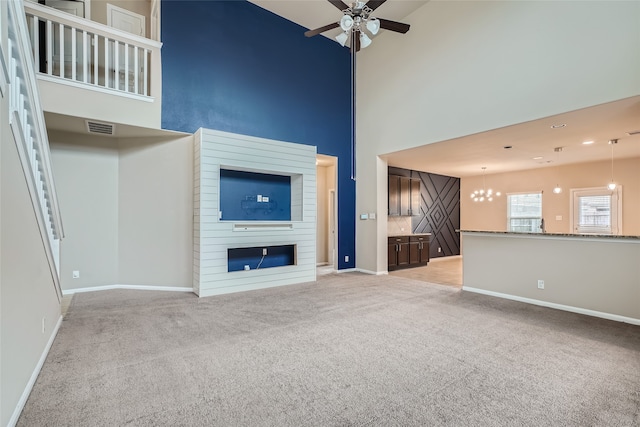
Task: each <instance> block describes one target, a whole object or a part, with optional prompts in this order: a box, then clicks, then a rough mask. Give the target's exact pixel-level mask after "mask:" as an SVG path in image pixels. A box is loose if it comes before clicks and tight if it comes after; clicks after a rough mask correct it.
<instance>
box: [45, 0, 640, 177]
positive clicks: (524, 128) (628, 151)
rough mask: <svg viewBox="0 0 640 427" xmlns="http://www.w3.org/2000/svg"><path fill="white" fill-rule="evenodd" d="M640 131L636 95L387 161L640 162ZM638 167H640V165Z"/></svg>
mask: <svg viewBox="0 0 640 427" xmlns="http://www.w3.org/2000/svg"><path fill="white" fill-rule="evenodd" d="M250 1H251V2H252V3H255V4H256V5H258V6H260V7H262V8H264V9H267V10H269V11H271V12H273V13H275V14H277V15H280V16H282V17H284V18H286V19H288V20H290V21H292V22H295V23H297V24H299V25H302V26H303V27H306V28H309V29H313V28H318V27H321V26H323V25H326V24H328V23H331V22H337V20H338V19H339V18H340V11H339V10H338V9H337V8H336V7H334V6H333V5H332V4H331V3H329V2H328V1H326V0H250ZM425 3H427V1H426V0H388V1H387V2H386V3H384V4H383V5H381V6H380V7H379V8H378V9H377V11H376V12H377V13H376V15H377V16H379V17H382V18H386V19H391V20H394V21H400V22H402V21H403V18H405V17H406V16H407V15H409V14H411V13H412V12H413V11H415V10H416V9H418V8H419V7H421V6H422V5H424V4H425ZM381 33H382V32H381ZM327 34H328V33H326V34H325V35H327ZM46 116H47V117H46V120H47V127H48V129H50V130H51V129H57V130H64V131H67V132H77V133H86V132H87V131H86V124H85V121H84V120H83V119H81V118H75V117H73V118H72V117H67V116H63V115H59V114H52V113H47V114H46ZM555 124H566V127H563V128H558V129H552V128H551V126H552V125H555ZM639 130H640V96H636V97H632V98H628V99H624V100H620V101H616V102H611V103H608V104H603V105H599V106H594V107H590V108H586V109H583V110H578V111H573V112H569V113H565V114H560V115H557V116H553V117H547V118H542V119H539V120H535V121H531V122H526V123H522V124H518V125H514V126H509V127H505V128H501V129H495V130H491V131H488V132H483V133H479V134H476V135H470V136H466V137H463V138H457V139H453V140H449V141H442V142H438V143H434V144H429V145H425V146H422V147H418V148H414V149H410V150H404V151H398V152H395V153H388V154H386V155H385V156H383V157H385V158H386V159H387V161H388V163H389V165H391V166H397V167H403V168H407V169H414V170H421V171H427V172H431V173H437V174H441V175H447V176H455V177H465V176H473V175H480V174H481V173H482V169H481V168H482V167H486V168H487V173H489V174H490V173H500V172H509V171H513V170H524V169H534V168H539V167H547V166H555V165H557V164H569V163H581V162H590V161H597V160H603V159H610V158H611V157H610V156H611V147H610V146H609V145H608V144H607V141H608V140H610V139H618V140H619V142H618V144H616V145H615V147H614V155H615V158H622V157H638V158H640V134H639V135H635V136H628V135H627V132H632V131H639ZM170 133H171V132H169V131H161V130H152V129H143V128H137V127H133V126H125V125H117V126H116V134H115V136H116V138H118V137H120V138H123V137H160V136H166V135H168V134H170ZM106 138H111V137H106ZM587 140H593V141H594V144H593V145H589V146H585V145H582V142H583V141H587ZM105 142H106V141H105ZM505 146H512V148H511V149H508V150H507V149H504V148H503V147H505ZM555 147H564V148H563V151H562V152H561V153H559V154H558V153H556V152H554V148H555ZM538 156H541V157H542V159H540V160H534V157H538ZM321 160H322V159H321ZM638 166H639V167H640V164H639V165H638Z"/></svg>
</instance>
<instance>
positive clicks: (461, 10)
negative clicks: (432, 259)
mask: <svg viewBox="0 0 640 427" xmlns="http://www.w3.org/2000/svg"><path fill="white" fill-rule="evenodd" d="M639 17H640V3H639V2H624V1H620V2H615V1H572V2H534V1H522V2H515V1H510V2H477V1H455V2H453V1H431V2H428V3H427V4H425V6H423V7H421V8H420V9H418V10H417V11H416V12H414V13H413V14H411V15H409V16H407V17H406V18H405V19H403V21H404V22H407V23H408V24H411V30H410V31H409V32H408V33H407V34H405V35H399V34H396V33H392V32H386V33H384V34H381V35H380V36H379V37H376V39H375V42H374V43H373V44H372V46H371V47H370V48H369V49H365V50H362V51H361V52H359V54H358V55H359V56H358V76H357V77H358V78H357V82H358V90H357V94H358V99H357V103H358V117H357V135H358V143H357V147H358V152H357V164H358V179H357V183H356V186H357V187H356V190H357V191H356V194H357V200H356V212H371V211H373V210H374V209H376V208H377V212H378V215H379V218H380V219H383V220H385V219H386V218H384V217H383V216H384V214H386V210H385V209H384V206H385V204H386V193H387V191H386V188H385V186H386V184H385V183H386V180H385V179H383V177H385V176H386V170H385V169H386V165H385V164H384V163H385V162H384V161H382V160H380V159H379V158H376V155H381V154H385V153H390V152H395V151H398V150H401V149H406V148H411V147H417V146H421V145H425V144H431V143H434V142H440V141H445V140H448V139H452V138H457V137H461V136H465V135H470V134H473V133H477V132H483V131H487V130H490V129H496V128H500V127H504V126H508V125H512V124H517V123H522V122H526V121H530V120H534V119H538V118H542V117H548V116H551V115H555V114H559V113H563V112H567V111H573V110H577V109H580V108H585V107H589V106H592V105H597V104H601V103H605V102H610V101H614V100H618V99H623V98H627V97H630V96H635V95H638V94H640V86H639V82H638V75H640V26H638V19H639ZM603 22H615V23H616V25H614V26H611V25H602V23H603ZM385 229H386V221H384V223H382V224H381V223H380V222H378V226H376V224H374V223H373V222H372V221H357V222H356V235H357V238H356V242H357V266H358V267H359V268H363V269H366V270H372V271H384V270H385V269H386V257H385V247H386V246H385V242H384V240H385V239H384V233H385ZM381 234H382V235H381Z"/></svg>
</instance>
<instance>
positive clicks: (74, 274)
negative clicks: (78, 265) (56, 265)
mask: <svg viewBox="0 0 640 427" xmlns="http://www.w3.org/2000/svg"><path fill="white" fill-rule="evenodd" d="M71 277H72V278H74V279H79V278H80V272H79V271H78V270H73V273H72V274H71Z"/></svg>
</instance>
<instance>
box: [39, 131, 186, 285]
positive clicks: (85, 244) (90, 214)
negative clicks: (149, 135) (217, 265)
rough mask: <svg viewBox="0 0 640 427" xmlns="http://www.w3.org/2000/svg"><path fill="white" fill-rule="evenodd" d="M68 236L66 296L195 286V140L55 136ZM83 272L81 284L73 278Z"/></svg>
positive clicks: (55, 159)
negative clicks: (101, 289)
mask: <svg viewBox="0 0 640 427" xmlns="http://www.w3.org/2000/svg"><path fill="white" fill-rule="evenodd" d="M49 137H50V140H51V148H52V160H53V171H54V176H55V179H56V184H57V187H58V195H59V198H60V210H61V213H62V218H63V221H64V225H65V232H66V236H65V239H64V240H63V242H62V245H61V275H62V277H61V282H62V289H63V290H73V289H78V288H87V287H96V286H109V285H116V284H122V285H153V286H175V287H188V288H190V287H191V282H192V279H191V278H192V269H193V264H192V256H191V253H192V244H193V240H192V234H193V233H192V230H193V209H192V206H193V154H192V150H193V146H192V143H193V138H192V137H191V136H183V137H180V136H171V137H167V138H165V139H162V138H156V139H154V140H152V141H150V140H143V139H124V138H122V139H117V138H104V137H103V138H100V137H91V136H87V135H78V134H69V133H57V132H52V133H51V135H50V136H49ZM73 270H78V271H79V272H80V278H78V279H72V271H73Z"/></svg>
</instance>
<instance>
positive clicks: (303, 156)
mask: <svg viewBox="0 0 640 427" xmlns="http://www.w3.org/2000/svg"><path fill="white" fill-rule="evenodd" d="M196 140H197V143H196V144H195V145H194V162H195V163H194V228H193V236H194V242H195V243H197V245H196V244H194V259H196V258H197V262H195V261H194V270H197V271H194V276H193V277H194V292H196V293H197V294H198V295H199V296H208V295H217V294H224V293H230V292H239V291H246V290H251V289H262V288H266V287H272V286H281V285H288V284H294V283H301V282H308V281H314V280H315V275H316V268H315V264H316V175H315V174H316V166H315V161H316V148H315V147H313V146H308V145H302V144H294V143H290V142H281V141H274V140H267V139H263V138H255V137H249V136H244V135H235V134H230V133H226V132H219V131H213V130H208V129H200V130H199V131H198V132H197V133H196ZM220 169H232V170H241V171H247V172H258V173H271V174H276V175H288V176H291V177H292V179H291V188H292V190H291V209H292V211H291V215H292V218H291V219H292V220H291V221H277V222H274V223H269V222H264V221H259V222H255V223H252V222H248V221H220V220H219V219H218V215H219V214H218V212H219V177H220ZM283 223H284V224H290V225H291V228H290V229H286V228H283V229H277V227H274V229H272V228H268V227H266V228H260V227H256V228H255V229H251V228H250V229H248V230H234V225H235V224H242V225H245V224H251V225H254V224H259V225H266V226H268V225H269V224H272V225H274V226H280V225H282V224H283ZM196 224H197V225H196ZM291 244H293V245H296V261H297V264H296V265H292V266H282V267H272V268H265V269H259V270H249V271H240V272H237V271H235V272H228V271H227V251H228V249H232V248H245V247H256V246H258V247H259V246H265V247H268V246H279V245H291Z"/></svg>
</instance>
